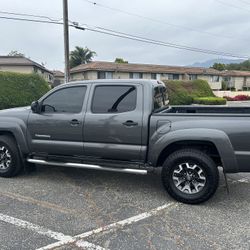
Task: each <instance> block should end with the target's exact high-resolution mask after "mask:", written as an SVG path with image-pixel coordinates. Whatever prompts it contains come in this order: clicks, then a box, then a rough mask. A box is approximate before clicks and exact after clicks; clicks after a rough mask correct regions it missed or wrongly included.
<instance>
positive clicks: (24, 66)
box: [0, 56, 53, 84]
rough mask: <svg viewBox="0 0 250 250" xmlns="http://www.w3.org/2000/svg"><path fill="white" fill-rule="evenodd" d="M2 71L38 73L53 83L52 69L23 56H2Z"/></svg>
mask: <svg viewBox="0 0 250 250" xmlns="http://www.w3.org/2000/svg"><path fill="white" fill-rule="evenodd" d="M0 71H8V72H16V73H27V74H28V73H37V74H39V75H41V76H42V77H43V78H44V79H45V80H46V81H47V82H48V83H49V84H52V83H53V73H52V72H51V71H50V70H48V69H46V68H45V67H44V66H43V65H41V64H39V63H36V62H34V61H32V60H30V59H29V58H26V57H23V56H0Z"/></svg>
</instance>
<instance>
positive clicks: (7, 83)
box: [0, 72, 49, 109]
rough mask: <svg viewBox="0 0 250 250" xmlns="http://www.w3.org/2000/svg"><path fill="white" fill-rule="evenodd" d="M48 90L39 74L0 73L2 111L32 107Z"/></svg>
mask: <svg viewBox="0 0 250 250" xmlns="http://www.w3.org/2000/svg"><path fill="white" fill-rule="evenodd" d="M48 90H49V85H48V83H47V82H46V81H45V80H44V79H43V78H41V77H40V76H39V75H38V74H20V73H12V72H0V109H7V108H13V107H20V106H27V105H30V104H31V102H32V101H34V100H37V99H39V98H40V97H41V96H42V95H43V94H45V93H46V92H47V91H48Z"/></svg>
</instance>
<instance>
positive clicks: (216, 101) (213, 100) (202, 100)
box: [194, 97, 227, 105]
mask: <svg viewBox="0 0 250 250" xmlns="http://www.w3.org/2000/svg"><path fill="white" fill-rule="evenodd" d="M194 103H195V104H203V105H225V104H226V103H227V100H226V99H224V98H221V97H195V98H194Z"/></svg>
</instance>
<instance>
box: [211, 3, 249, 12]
mask: <svg viewBox="0 0 250 250" xmlns="http://www.w3.org/2000/svg"><path fill="white" fill-rule="evenodd" d="M215 1H216V2H218V3H220V4H223V5H225V6H228V7H232V8H235V9H238V10H244V11H247V12H250V9H245V8H244V7H240V6H237V5H234V4H231V3H227V2H223V1H220V0H215Z"/></svg>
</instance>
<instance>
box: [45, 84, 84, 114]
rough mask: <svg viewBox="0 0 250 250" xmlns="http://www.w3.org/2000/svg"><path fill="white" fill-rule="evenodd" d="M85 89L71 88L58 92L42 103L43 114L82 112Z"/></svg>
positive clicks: (81, 87) (82, 87)
mask: <svg viewBox="0 0 250 250" xmlns="http://www.w3.org/2000/svg"><path fill="white" fill-rule="evenodd" d="M86 89H87V88H86V87H84V86H79V87H71V88H65V89H61V90H58V91H56V92H54V93H53V94H51V95H50V96H48V97H47V98H46V99H45V100H44V101H43V107H42V111H43V112H46V113H48V112H50V113H51V112H60V113H61V112H64V113H79V112H81V110H82V104H83V99H84V96H85V93H86Z"/></svg>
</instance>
